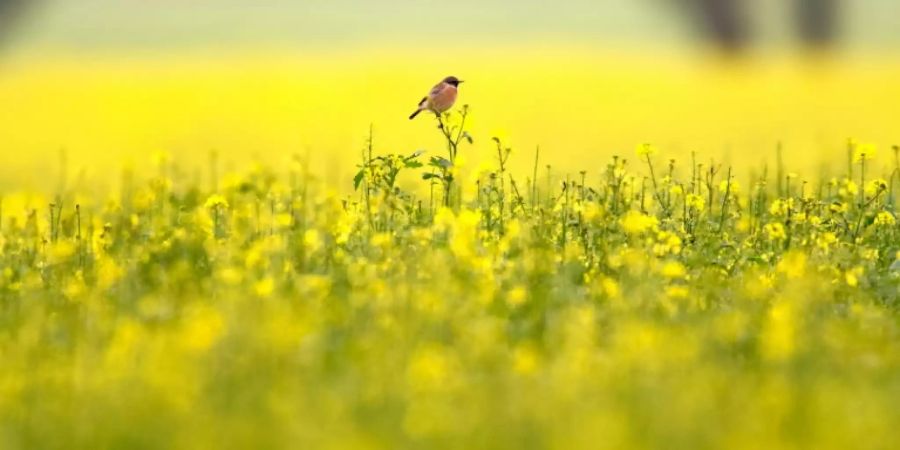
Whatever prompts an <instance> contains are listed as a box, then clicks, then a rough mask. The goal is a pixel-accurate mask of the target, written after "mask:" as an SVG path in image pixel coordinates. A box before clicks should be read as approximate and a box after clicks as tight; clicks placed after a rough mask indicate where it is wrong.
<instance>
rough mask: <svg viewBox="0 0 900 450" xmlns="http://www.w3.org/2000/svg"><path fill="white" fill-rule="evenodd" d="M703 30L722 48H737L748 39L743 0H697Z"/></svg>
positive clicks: (741, 46)
mask: <svg viewBox="0 0 900 450" xmlns="http://www.w3.org/2000/svg"><path fill="white" fill-rule="evenodd" d="M697 7H699V11H698V12H699V14H700V17H701V21H702V26H703V29H704V30H705V32H706V33H707V34H708V35H709V36H710V37H711V38H712V39H713V40H714V41H715V42H716V43H717V44H718V45H719V46H721V47H722V48H723V49H725V50H730V51H733V50H739V49H741V48H743V47H744V46H745V45H746V43H747V41H748V39H749V28H750V27H749V24H748V23H747V22H748V20H747V16H746V13H745V10H744V8H745V5H744V1H743V0H697Z"/></svg>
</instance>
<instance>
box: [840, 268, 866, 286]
mask: <svg viewBox="0 0 900 450" xmlns="http://www.w3.org/2000/svg"><path fill="white" fill-rule="evenodd" d="M862 275H863V268H862V267H860V266H856V267H854V268H852V269H850V270H847V271H846V272H845V273H844V281H846V282H847V286H850V287H856V286H858V285H859V278H860V277H861V276H862Z"/></svg>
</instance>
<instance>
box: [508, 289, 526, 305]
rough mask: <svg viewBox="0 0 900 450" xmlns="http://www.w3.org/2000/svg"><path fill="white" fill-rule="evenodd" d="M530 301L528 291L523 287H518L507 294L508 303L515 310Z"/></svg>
mask: <svg viewBox="0 0 900 450" xmlns="http://www.w3.org/2000/svg"><path fill="white" fill-rule="evenodd" d="M526 300H528V291H526V290H525V288H524V287H522V286H516V287H514V288H512V289H510V290H509V292H508V293H507V294H506V303H507V304H508V305H509V306H511V307H513V308H515V307H517V306H519V305H522V304H523V303H525V301H526Z"/></svg>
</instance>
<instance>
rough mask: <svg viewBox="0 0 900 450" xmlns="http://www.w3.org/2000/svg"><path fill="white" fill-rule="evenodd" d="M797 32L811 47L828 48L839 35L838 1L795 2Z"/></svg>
mask: <svg viewBox="0 0 900 450" xmlns="http://www.w3.org/2000/svg"><path fill="white" fill-rule="evenodd" d="M795 1H796V4H795V7H796V11H795V17H796V21H797V31H798V34H799V35H800V38H801V39H803V42H804V43H805V44H806V45H808V46H809V47H817V48H819V47H827V46H829V45H831V44H832V43H833V42H834V40H835V38H836V35H837V21H838V20H837V16H838V9H839V7H838V0H795Z"/></svg>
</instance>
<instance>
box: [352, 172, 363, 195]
mask: <svg viewBox="0 0 900 450" xmlns="http://www.w3.org/2000/svg"><path fill="white" fill-rule="evenodd" d="M364 170H365V169H363V170H360V171H359V172H357V173H356V176H354V177H353V190H358V189H359V184H360V183H362V180H363V177H365V172H364Z"/></svg>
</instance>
